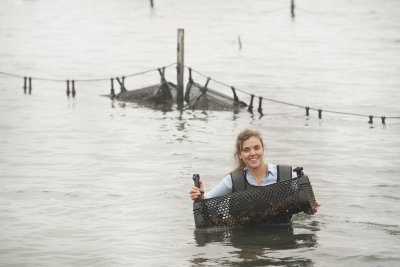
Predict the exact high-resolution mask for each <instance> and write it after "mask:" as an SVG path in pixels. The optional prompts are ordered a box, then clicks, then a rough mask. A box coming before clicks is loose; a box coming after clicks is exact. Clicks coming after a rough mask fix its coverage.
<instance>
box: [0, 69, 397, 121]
mask: <svg viewBox="0 0 400 267" xmlns="http://www.w3.org/2000/svg"><path fill="white" fill-rule="evenodd" d="M175 65H177V63H171V64H169V65H167V66H164V67H162V68H154V69H149V70H146V71H141V72H136V73H132V74H128V75H124V76H120V77H112V78H98V79H52V78H42V77H29V76H25V75H19V74H15V73H9V72H3V71H0V75H6V76H10V77H14V78H20V79H24V85H23V89H24V93H25V94H26V93H29V94H31V93H32V81H33V80H37V81H51V82H62V83H66V87H67V90H66V93H67V96H68V97H69V96H70V95H71V96H72V97H75V95H76V89H75V85H76V82H99V81H107V82H110V81H111V95H114V96H115V91H114V80H116V81H117V82H118V84H119V85H120V88H121V91H123V90H125V91H126V88H125V85H124V83H125V79H126V78H130V77H134V76H139V75H144V74H147V73H150V72H155V71H158V72H160V74H161V70H162V74H163V72H164V71H165V69H166V68H169V67H172V66H175ZM183 67H184V68H186V69H188V70H189V76H190V79H191V73H192V72H194V73H196V74H198V75H199V76H202V77H203V78H205V79H207V84H208V82H209V81H213V82H215V83H217V84H220V85H222V86H225V87H228V88H230V89H231V90H232V93H233V99H234V101H239V98H238V96H237V94H236V91H238V92H241V93H242V94H244V95H247V96H249V97H250V98H251V102H250V104H249V107H248V111H250V112H253V102H254V98H255V97H256V96H255V95H254V94H253V93H249V92H247V91H245V90H242V89H239V88H236V87H234V86H232V85H229V84H227V83H225V82H222V81H219V80H217V79H214V78H212V77H209V76H207V75H205V74H203V73H201V72H199V71H197V70H194V69H192V68H190V67H188V66H186V65H183ZM161 76H162V77H163V75H161ZM257 98H258V109H257V110H258V112H259V113H260V114H261V115H263V112H262V101H263V100H266V101H270V102H274V103H277V104H281V105H286V106H292V107H298V108H302V109H305V111H306V116H309V115H310V113H309V111H310V110H314V111H317V112H318V118H319V119H321V118H322V112H324V113H332V114H340V115H347V116H357V117H366V118H368V119H369V121H368V123H370V124H372V123H373V119H374V118H380V119H381V122H382V124H386V119H400V116H387V117H386V116H374V115H371V114H370V115H366V114H359V113H351V112H343V111H335V110H324V109H321V108H315V107H310V106H304V105H299V104H295V103H291V102H286V101H281V100H277V99H273V98H268V97H264V96H257Z"/></svg>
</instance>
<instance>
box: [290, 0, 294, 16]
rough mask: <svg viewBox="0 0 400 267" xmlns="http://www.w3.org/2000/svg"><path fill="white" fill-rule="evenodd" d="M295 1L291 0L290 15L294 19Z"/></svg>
mask: <svg viewBox="0 0 400 267" xmlns="http://www.w3.org/2000/svg"><path fill="white" fill-rule="evenodd" d="M294 7H295V6H294V0H291V2H290V13H291V14H292V18H294V16H295V14H294Z"/></svg>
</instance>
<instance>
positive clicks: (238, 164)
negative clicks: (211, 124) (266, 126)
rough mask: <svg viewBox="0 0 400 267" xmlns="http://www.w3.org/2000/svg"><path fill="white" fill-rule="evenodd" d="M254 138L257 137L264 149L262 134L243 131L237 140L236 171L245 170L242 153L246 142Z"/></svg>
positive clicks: (248, 130)
mask: <svg viewBox="0 0 400 267" xmlns="http://www.w3.org/2000/svg"><path fill="white" fill-rule="evenodd" d="M253 136H254V137H257V138H258V139H259V140H260V142H261V146H262V148H263V149H264V142H263V139H262V137H261V133H260V132H259V131H255V130H251V129H245V130H243V131H241V132H240V133H239V135H238V137H237V138H236V147H235V154H234V155H233V157H234V159H235V170H243V169H244V167H246V165H245V164H244V162H243V160H242V159H241V158H240V152H242V149H243V143H244V141H246V140H248V139H249V138H250V137H253Z"/></svg>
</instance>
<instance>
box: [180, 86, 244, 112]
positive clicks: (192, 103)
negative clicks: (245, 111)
mask: <svg viewBox="0 0 400 267" xmlns="http://www.w3.org/2000/svg"><path fill="white" fill-rule="evenodd" d="M185 101H186V102H187V103H188V106H189V108H191V109H200V110H215V111H229V110H239V109H240V108H242V107H246V106H247V105H246V103H244V102H242V101H239V100H235V99H234V98H232V97H229V96H227V95H224V94H222V93H220V92H218V91H216V90H213V89H210V88H208V87H207V84H206V85H204V86H202V85H200V84H198V83H195V82H193V81H189V83H188V84H187V85H186V91H185Z"/></svg>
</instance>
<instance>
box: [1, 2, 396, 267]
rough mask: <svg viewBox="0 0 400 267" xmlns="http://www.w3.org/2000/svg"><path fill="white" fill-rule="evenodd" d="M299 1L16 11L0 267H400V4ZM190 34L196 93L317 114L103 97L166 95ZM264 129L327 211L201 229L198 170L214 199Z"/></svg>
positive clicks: (5, 116) (4, 15)
mask: <svg viewBox="0 0 400 267" xmlns="http://www.w3.org/2000/svg"><path fill="white" fill-rule="evenodd" d="M295 4H296V9H295V15H296V16H295V18H294V19H293V18H291V16H290V1H286V0H285V1H283V0H282V1H261V0H254V1H250V2H243V1H239V0H231V1H222V0H215V1H207V2H204V1H199V0H187V1H177V0H164V1H154V8H153V9H152V8H151V7H150V1H144V0H143V1H138V0H136V1H128V0H119V1H112V0H105V1H95V0H84V1H78V0H72V1H71V0H69V1H67V0H58V1H52V0H3V1H1V2H0V40H1V42H0V72H1V74H0V112H1V113H0V143H1V144H0V147H1V148H0V266H221V265H226V266H398V265H399V264H400V256H399V251H400V238H399V237H400V225H399V221H400V208H399V201H400V195H399V189H400V138H399V136H400V119H399V118H398V117H399V116H400V108H399V105H398V103H399V101H400V90H399V87H400V75H399V74H400V61H399V58H400V16H399V14H400V2H399V1H397V0H386V1H379V0H363V1H361V0H335V1H333V0H326V1H317V0H308V1H304V0H298V1H295ZM178 28H183V29H184V30H185V65H186V66H188V67H191V68H193V70H196V71H197V72H194V73H193V79H194V80H195V81H196V82H198V83H205V81H206V78H205V77H212V78H213V79H214V80H212V81H211V82H210V83H209V87H210V88H213V89H215V90H219V91H221V92H223V93H226V94H231V91H230V90H231V89H230V88H229V87H227V86H225V85H230V86H235V87H236V88H238V89H240V91H238V95H239V98H240V99H241V100H243V101H245V102H247V103H249V100H250V95H251V94H254V95H255V96H263V97H265V98H270V99H273V100H277V101H283V102H288V103H292V104H297V105H300V106H309V107H312V108H313V109H312V110H310V116H306V115H305V110H304V109H303V108H299V107H296V106H290V105H284V104H281V103H277V102H273V101H267V100H265V99H264V102H263V105H262V107H263V113H264V116H260V114H258V113H257V112H256V108H257V107H258V102H257V101H258V99H257V98H256V102H255V112H254V113H253V114H251V113H249V112H247V111H246V110H242V111H240V112H239V113H233V112H213V111H192V110H188V109H184V110H182V111H180V110H178V109H177V108H176V106H172V107H170V108H168V109H152V108H149V107H145V106H142V105H140V104H137V103H121V102H117V101H112V100H110V99H109V98H107V97H104V96H103V95H107V94H109V93H110V87H111V85H110V81H109V79H110V78H113V77H121V76H124V75H126V76H128V75H131V74H138V75H132V76H130V77H128V78H127V79H126V87H127V88H128V89H137V88H142V87H145V86H149V85H153V84H157V83H158V82H159V81H160V76H159V74H158V72H157V71H156V69H157V68H161V67H163V66H168V65H170V64H171V63H175V62H176V58H177V55H176V49H177V44H176V42H177V29H178ZM239 39H240V41H241V48H240V46H239ZM147 70H151V71H150V72H146V73H145V74H141V75H139V73H141V72H145V71H147ZM9 74H13V75H9ZM201 74H202V75H201ZM166 75H167V79H168V80H169V81H171V82H176V69H175V66H174V65H172V66H170V67H168V68H166ZM24 76H27V77H33V80H32V94H24V92H23V89H22V87H23V79H22V77H24ZM204 76H205V77H204ZM67 79H71V80H72V79H75V80H77V82H76V84H75V86H76V92H77V95H76V97H75V98H72V97H69V98H68V97H67V96H66V82H65V80H67ZM88 79H92V80H93V81H90V82H89V81H82V80H88ZM187 79H188V72H187V69H186V72H185V81H186V80H187ZM218 81H219V82H218ZM115 87H116V90H119V89H118V86H117V84H115ZM316 109H322V110H323V112H322V118H321V119H319V118H318V113H317V111H316ZM324 111H337V112H343V113H351V114H358V115H362V116H355V115H345V114H339V113H329V112H324ZM364 115H365V116H364ZM369 115H373V116H374V118H373V123H372V124H369V123H368V120H369V119H368V116H369ZM381 116H385V117H386V124H385V125H383V124H382V123H381V119H380V117H381ZM248 127H250V128H254V129H257V130H259V131H261V132H262V134H263V136H264V139H265V143H266V155H265V157H266V159H267V161H268V162H273V163H280V164H291V165H293V166H303V167H304V170H305V172H306V173H307V174H308V175H309V177H310V179H311V183H312V185H313V189H314V193H315V195H316V197H317V198H318V200H319V202H320V203H321V207H320V210H319V211H318V213H317V214H316V215H314V216H309V215H306V214H298V215H295V216H294V218H293V224H292V225H291V226H288V225H284V226H274V227H264V228H263V227H254V228H250V229H220V230H195V227H194V221H193V212H192V202H191V200H190V199H189V195H188V191H189V189H190V187H191V186H192V184H193V182H192V179H191V176H192V174H193V173H199V174H200V175H201V176H202V178H203V180H204V184H205V187H206V190H207V189H210V188H212V187H213V186H214V185H215V184H216V183H217V182H219V181H220V180H221V179H222V177H223V176H224V175H225V174H226V173H228V172H229V171H230V170H231V169H232V167H233V148H234V140H235V137H236V135H237V134H238V132H239V131H241V130H242V129H244V128H248Z"/></svg>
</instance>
